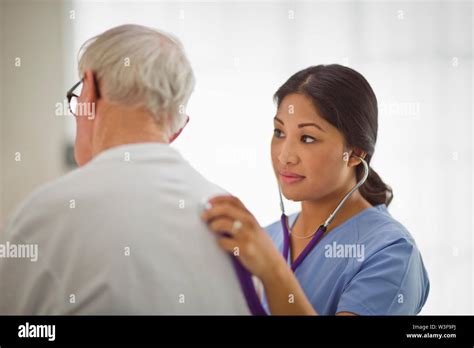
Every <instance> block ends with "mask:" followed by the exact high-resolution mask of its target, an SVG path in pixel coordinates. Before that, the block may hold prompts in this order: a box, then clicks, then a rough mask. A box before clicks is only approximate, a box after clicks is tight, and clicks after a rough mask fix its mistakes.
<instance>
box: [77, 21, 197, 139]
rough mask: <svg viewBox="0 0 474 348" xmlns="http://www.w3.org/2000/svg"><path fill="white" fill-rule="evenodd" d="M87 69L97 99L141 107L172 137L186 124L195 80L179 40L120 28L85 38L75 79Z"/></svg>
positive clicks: (151, 31)
mask: <svg viewBox="0 0 474 348" xmlns="http://www.w3.org/2000/svg"><path fill="white" fill-rule="evenodd" d="M87 69H91V70H92V71H93V72H94V74H95V76H96V77H97V79H98V80H99V81H100V83H101V90H100V93H101V95H104V96H106V97H107V98H108V99H109V100H110V101H111V102H115V103H119V104H126V105H130V106H137V107H145V109H146V110H148V111H149V112H150V113H151V114H152V115H153V116H154V117H155V119H156V120H157V121H158V122H160V123H161V124H163V125H164V126H165V131H166V132H168V135H170V134H173V133H175V132H177V131H178V130H179V128H181V127H182V126H183V125H184V122H185V121H186V120H185V118H186V116H185V114H184V108H185V107H186V103H187V102H188V99H189V97H190V95H191V93H192V91H193V89H194V84H195V79H194V73H193V70H192V68H191V65H190V63H189V61H188V59H187V58H186V55H185V53H184V49H183V47H182V45H181V43H180V41H179V40H178V39H177V38H176V37H173V36H172V35H171V34H168V33H165V32H162V31H158V30H155V29H151V28H147V27H144V26H140V25H133V24H126V25H121V26H118V27H115V28H112V29H109V30H107V31H106V32H104V33H102V34H100V35H97V36H95V37H93V38H91V39H89V40H87V41H86V42H85V43H84V44H83V45H82V47H81V49H80V51H79V75H80V76H81V77H82V76H83V75H84V72H85V70H87Z"/></svg>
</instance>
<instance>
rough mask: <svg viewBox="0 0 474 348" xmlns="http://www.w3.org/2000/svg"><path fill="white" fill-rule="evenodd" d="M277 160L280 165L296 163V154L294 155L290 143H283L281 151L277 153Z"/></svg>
mask: <svg viewBox="0 0 474 348" xmlns="http://www.w3.org/2000/svg"><path fill="white" fill-rule="evenodd" d="M278 161H280V163H281V164H282V165H288V164H297V163H298V156H296V154H295V153H294V151H293V149H292V146H291V145H290V144H288V143H286V144H283V146H282V147H281V152H280V154H279V155H278Z"/></svg>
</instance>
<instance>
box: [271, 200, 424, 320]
mask: <svg viewBox="0 0 474 348" xmlns="http://www.w3.org/2000/svg"><path fill="white" fill-rule="evenodd" d="M298 215H299V213H295V214H293V215H290V216H289V225H290V226H293V224H294V222H295V220H296V218H297V216H298ZM266 230H267V232H268V233H269V234H270V237H271V238H272V240H273V242H274V243H275V245H276V246H277V247H278V249H279V250H280V252H281V251H282V249H283V232H282V228H281V224H280V221H277V222H274V223H273V224H271V225H269V226H267V227H266ZM288 263H289V264H290V263H291V256H289V257H288ZM295 275H296V277H297V278H298V281H299V282H300V284H301V287H302V288H303V290H304V292H305V294H306V296H307V297H308V299H309V301H310V302H311V304H312V305H313V308H314V309H315V310H316V312H317V313H318V314H321V315H334V314H336V313H338V312H345V311H347V312H353V313H356V314H359V315H413V314H417V313H419V312H420V310H421V308H422V307H423V305H424V304H425V302H426V299H427V297H428V293H429V289H430V282H429V279H428V274H427V272H426V269H425V267H424V265H423V260H422V258H421V255H420V252H419V250H418V248H417V246H416V244H415V241H414V240H413V237H412V236H411V235H410V233H409V232H408V231H407V230H406V228H405V227H404V226H403V225H402V224H400V223H399V222H398V221H397V220H395V219H394V218H393V217H392V216H391V215H390V213H389V212H388V210H387V207H386V206H385V204H380V205H377V206H374V207H371V208H367V209H365V210H363V211H361V212H360V213H358V214H356V215H354V216H352V217H351V218H349V219H348V220H346V221H344V222H343V223H342V224H340V225H339V226H337V227H335V228H334V229H333V230H330V231H329V232H328V234H327V235H326V236H324V237H323V239H321V241H320V242H319V243H318V244H317V245H316V246H315V247H314V249H313V250H312V251H311V252H310V253H309V254H308V256H307V257H306V259H305V260H304V261H303V262H302V263H301V264H300V265H299V266H298V268H297V269H296V271H295ZM263 305H264V307H265V309H266V310H267V312H269V308H268V304H267V302H266V298H265V296H264V298H263Z"/></svg>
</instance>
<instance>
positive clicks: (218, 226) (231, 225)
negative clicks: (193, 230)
mask: <svg viewBox="0 0 474 348" xmlns="http://www.w3.org/2000/svg"><path fill="white" fill-rule="evenodd" d="M208 227H209V229H210V230H211V231H213V232H217V233H223V232H227V233H229V234H230V235H232V236H235V235H237V234H238V233H239V232H240V230H241V229H242V227H243V224H242V222H241V221H240V220H232V219H230V218H228V217H220V218H216V219H214V220H212V221H211V222H210V223H209V224H208Z"/></svg>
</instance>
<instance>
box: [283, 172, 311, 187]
mask: <svg viewBox="0 0 474 348" xmlns="http://www.w3.org/2000/svg"><path fill="white" fill-rule="evenodd" d="M278 174H279V176H280V180H281V181H282V182H284V183H285V184H294V183H296V182H300V181H301V180H303V179H304V178H305V177H304V176H302V175H298V174H295V173H289V172H279V173H278Z"/></svg>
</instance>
